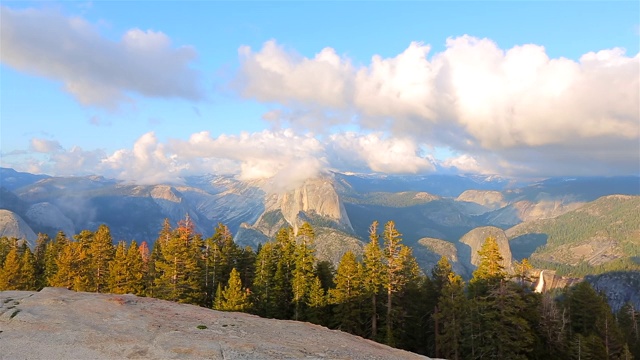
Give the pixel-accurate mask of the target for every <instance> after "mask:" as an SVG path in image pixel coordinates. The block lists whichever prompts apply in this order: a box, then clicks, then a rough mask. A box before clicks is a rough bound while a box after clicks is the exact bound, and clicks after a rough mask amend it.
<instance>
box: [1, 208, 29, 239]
mask: <svg viewBox="0 0 640 360" xmlns="http://www.w3.org/2000/svg"><path fill="white" fill-rule="evenodd" d="M1 236H6V237H8V238H12V237H14V238H18V239H26V240H27V241H28V242H29V244H30V245H34V244H35V243H36V240H37V239H38V236H37V235H36V234H35V233H34V232H33V230H32V229H31V228H30V227H29V225H27V223H26V222H25V221H24V220H22V218H21V217H20V216H19V215H18V214H16V213H14V212H12V211H9V210H3V209H0V237H1Z"/></svg>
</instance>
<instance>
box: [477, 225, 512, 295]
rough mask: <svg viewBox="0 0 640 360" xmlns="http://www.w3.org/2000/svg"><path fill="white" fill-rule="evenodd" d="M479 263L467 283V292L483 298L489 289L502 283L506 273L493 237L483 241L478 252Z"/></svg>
mask: <svg viewBox="0 0 640 360" xmlns="http://www.w3.org/2000/svg"><path fill="white" fill-rule="evenodd" d="M478 255H479V256H480V263H479V264H478V267H477V268H476V270H475V271H474V272H473V277H472V278H471V280H470V281H469V290H470V291H471V292H472V294H473V295H474V296H484V295H486V292H487V291H489V290H490V288H492V287H495V286H497V284H499V283H500V282H502V281H503V280H504V279H505V278H506V276H507V273H506V272H505V270H504V266H502V260H503V258H502V254H500V248H499V247H498V242H497V240H496V239H495V238H494V237H491V236H490V237H488V238H486V239H485V241H484V243H483V244H482V247H480V250H478Z"/></svg>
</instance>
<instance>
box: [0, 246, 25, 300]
mask: <svg viewBox="0 0 640 360" xmlns="http://www.w3.org/2000/svg"><path fill="white" fill-rule="evenodd" d="M20 268H21V264H20V254H19V253H18V247H17V246H13V247H12V248H11V249H10V250H9V252H8V253H7V256H6V257H5V259H4V264H3V266H2V270H0V290H22V289H20V286H21V273H20Z"/></svg>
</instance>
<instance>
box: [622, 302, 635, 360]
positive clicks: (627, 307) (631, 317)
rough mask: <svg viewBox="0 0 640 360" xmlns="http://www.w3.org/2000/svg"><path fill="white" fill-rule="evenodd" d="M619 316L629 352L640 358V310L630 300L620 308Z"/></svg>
mask: <svg viewBox="0 0 640 360" xmlns="http://www.w3.org/2000/svg"><path fill="white" fill-rule="evenodd" d="M617 318H618V324H619V326H620V329H621V331H622V334H623V336H624V339H625V340H626V342H627V344H628V349H627V350H628V352H629V354H631V355H632V356H633V357H634V358H636V359H640V311H638V310H637V309H636V308H635V307H634V306H633V304H632V303H631V302H628V303H626V304H624V305H623V306H622V307H621V308H620V310H619V311H618V314H617ZM623 359H624V357H623Z"/></svg>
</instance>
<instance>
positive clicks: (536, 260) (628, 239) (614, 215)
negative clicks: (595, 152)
mask: <svg viewBox="0 0 640 360" xmlns="http://www.w3.org/2000/svg"><path fill="white" fill-rule="evenodd" d="M507 234H508V235H509V237H510V238H511V239H512V243H513V242H516V243H518V242H521V243H525V242H526V240H527V239H528V240H529V241H531V242H532V243H535V239H536V238H538V239H541V240H543V241H542V242H541V243H542V244H544V245H543V246H541V247H539V248H537V249H535V252H534V253H533V254H532V255H531V262H532V264H534V266H536V267H538V268H542V269H554V270H558V272H559V273H560V274H570V275H574V276H584V275H588V274H594V273H602V272H605V271H614V270H625V271H629V270H633V271H640V262H639V261H638V259H640V197H639V196H627V195H610V196H604V197H602V198H599V199H598V200H596V201H593V202H590V203H588V204H586V205H584V206H583V207H581V208H579V209H577V210H574V211H571V212H568V213H566V214H563V215H560V216H558V217H556V218H553V219H542V220H536V221H532V222H526V223H522V224H520V225H518V226H515V227H513V228H512V229H509V231H507ZM545 242H546V243H545ZM512 246H513V245H512Z"/></svg>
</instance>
